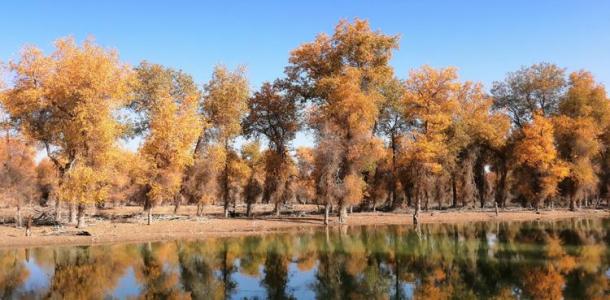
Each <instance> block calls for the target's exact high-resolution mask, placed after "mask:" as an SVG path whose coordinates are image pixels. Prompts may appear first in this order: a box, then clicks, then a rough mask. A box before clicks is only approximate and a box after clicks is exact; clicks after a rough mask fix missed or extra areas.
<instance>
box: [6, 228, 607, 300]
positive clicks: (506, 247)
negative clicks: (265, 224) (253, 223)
mask: <svg viewBox="0 0 610 300" xmlns="http://www.w3.org/2000/svg"><path fill="white" fill-rule="evenodd" d="M609 228H610V219H605V220H604V219H591V220H564V221H558V222H525V223H519V222H515V223H470V224H462V225H421V226H420V227H412V226H376V227H370V226H369V227H349V228H342V229H340V228H338V227H333V228H330V229H329V230H324V229H315V230H314V229H312V230H309V231H293V232H286V233H277V234H269V235H261V236H245V237H236V238H233V237H232V238H211V239H204V240H201V241H179V240H178V241H171V242H158V243H144V244H116V245H104V246H87V247H57V248H47V247H44V248H30V249H9V250H0V298H1V299H5V298H6V299H22V298H33V299H39V298H51V299H104V298H105V299H112V298H148V299H183V298H195V299H225V298H230V299H244V298H247V299H412V298H415V299H451V298H453V299H475V298H479V299H512V298H520V299H560V298H565V299H610V282H609V281H610V250H609V249H610V248H609V245H610V234H609V232H608V229H609Z"/></svg>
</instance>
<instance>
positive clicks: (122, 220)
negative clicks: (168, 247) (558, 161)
mask: <svg viewBox="0 0 610 300" xmlns="http://www.w3.org/2000/svg"><path fill="white" fill-rule="evenodd" d="M295 209H297V210H299V211H301V210H302V211H305V212H308V213H307V214H305V215H304V216H298V214H289V215H285V216H282V217H281V218H276V217H274V216H272V215H270V214H269V212H270V210H271V207H270V206H269V207H267V206H260V207H259V208H258V209H257V212H258V214H259V216H258V217H256V218H254V219H249V218H235V219H224V218H221V217H220V214H221V208H220V207H210V208H207V209H206V213H207V214H208V215H209V216H208V217H203V218H198V217H196V216H195V215H194V212H195V207H183V208H181V210H180V212H179V213H180V214H179V215H177V216H173V215H171V213H172V212H173V208H172V207H161V208H157V209H156V210H155V213H157V214H160V215H156V217H157V218H156V220H155V221H154V222H153V224H152V225H150V226H147V225H145V219H144V218H143V216H140V215H139V213H140V212H141V208H138V207H121V208H117V209H108V210H103V211H101V215H102V216H104V217H103V218H101V217H98V218H89V220H88V223H89V225H88V227H87V228H85V229H84V230H86V231H87V232H88V233H90V234H91V236H77V235H76V234H77V233H78V232H79V231H81V230H79V229H77V228H75V227H74V226H73V225H66V226H64V227H63V228H60V229H58V228H54V227H53V226H39V227H34V228H33V229H32V236H31V237H25V229H23V228H21V229H19V228H14V226H12V225H11V226H9V225H0V247H1V248H12V247H24V246H50V245H91V244H105V243H117V242H144V241H159V240H174V239H201V238H205V237H210V236H235V235H247V234H263V233H269V232H274V231H280V230H288V229H303V228H311V227H317V226H323V224H322V220H323V216H322V215H320V214H310V213H311V212H312V211H315V210H316V207H315V206H313V205H306V206H299V207H295ZM12 213H13V212H12V211H10V210H6V209H2V210H0V216H5V217H6V216H7V214H12ZM133 214H136V215H135V216H132V215H133ZM263 214H264V215H263ZM126 216H129V217H128V218H126ZM609 216H610V211H607V210H589V209H587V210H580V211H577V212H570V211H567V210H554V211H541V213H540V214H536V213H535V212H533V211H523V210H508V211H501V212H500V215H499V216H497V217H496V216H495V213H494V212H493V211H491V210H489V211H457V210H449V211H440V212H439V211H436V212H422V214H421V217H420V222H421V223H464V222H476V221H526V220H538V219H539V220H554V219H565V218H584V217H588V218H598V217H609ZM374 224H377V225H387V224H412V217H411V215H410V214H406V213H354V214H351V215H350V216H349V218H348V226H350V225H374ZM331 225H332V226H338V224H337V223H336V218H334V217H333V218H332V224H331Z"/></svg>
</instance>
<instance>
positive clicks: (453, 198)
mask: <svg viewBox="0 0 610 300" xmlns="http://www.w3.org/2000/svg"><path fill="white" fill-rule="evenodd" d="M451 207H452V208H456V207H457V182H455V177H451Z"/></svg>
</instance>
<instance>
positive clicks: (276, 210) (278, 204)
mask: <svg viewBox="0 0 610 300" xmlns="http://www.w3.org/2000/svg"><path fill="white" fill-rule="evenodd" d="M273 212H274V213H275V216H276V217H279V216H280V203H279V202H275V207H274V208H273Z"/></svg>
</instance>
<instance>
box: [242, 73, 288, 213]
mask: <svg viewBox="0 0 610 300" xmlns="http://www.w3.org/2000/svg"><path fill="white" fill-rule="evenodd" d="M297 109H298V107H297V104H296V103H295V99H294V98H291V97H287V96H286V95H284V94H283V91H282V90H281V88H280V86H279V84H271V83H263V85H262V86H261V88H260V91H257V92H255V93H254V95H252V97H250V98H249V99H248V114H247V116H246V117H245V119H244V123H243V125H244V126H243V127H244V133H245V135H246V136H247V137H260V136H264V137H265V138H266V139H267V141H268V142H269V149H270V150H271V152H270V153H269V156H268V157H267V159H266V163H267V165H266V167H265V173H266V176H265V191H264V197H263V198H264V200H266V201H271V202H273V203H274V204H275V213H276V214H277V215H279V214H280V203H281V202H282V197H283V193H284V187H285V185H286V184H287V183H288V180H289V176H290V174H288V172H287V171H288V170H289V163H290V154H289V153H288V150H289V149H288V147H289V143H290V142H291V141H292V140H293V139H294V138H295V135H296V132H297V130H298V129H299V120H298V114H297V113H298V111H297Z"/></svg>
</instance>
